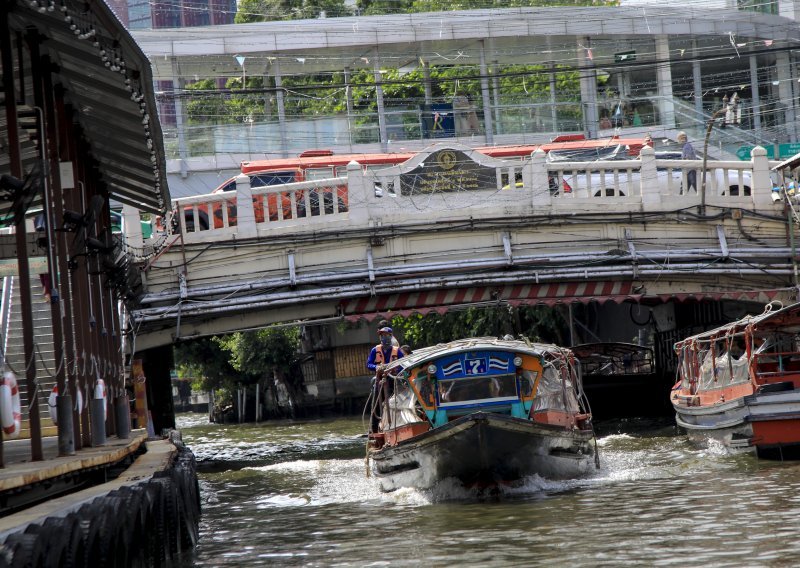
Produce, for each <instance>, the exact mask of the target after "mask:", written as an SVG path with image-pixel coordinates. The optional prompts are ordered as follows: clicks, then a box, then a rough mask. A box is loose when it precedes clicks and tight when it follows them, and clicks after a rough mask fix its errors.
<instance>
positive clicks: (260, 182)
mask: <svg viewBox="0 0 800 568" xmlns="http://www.w3.org/2000/svg"><path fill="white" fill-rule="evenodd" d="M292 182H294V172H292V171H287V172H264V173H261V174H252V175H250V187H252V188H256V187H266V186H270V185H283V184H284V183H292ZM234 189H235V186H234Z"/></svg>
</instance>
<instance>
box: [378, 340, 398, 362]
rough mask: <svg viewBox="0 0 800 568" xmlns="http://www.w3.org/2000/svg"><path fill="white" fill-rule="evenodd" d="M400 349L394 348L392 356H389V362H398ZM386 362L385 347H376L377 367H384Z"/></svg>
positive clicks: (379, 345)
mask: <svg viewBox="0 0 800 568" xmlns="http://www.w3.org/2000/svg"><path fill="white" fill-rule="evenodd" d="M398 351H399V349H398V348H397V347H392V354H391V355H390V356H389V362H390V363H391V362H392V361H397V352H398ZM384 363H386V361H384V360H383V345H381V344H380V343H379V344H378V345H376V346H375V364H376V365H383V364H384Z"/></svg>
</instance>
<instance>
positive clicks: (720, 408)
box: [673, 389, 800, 458]
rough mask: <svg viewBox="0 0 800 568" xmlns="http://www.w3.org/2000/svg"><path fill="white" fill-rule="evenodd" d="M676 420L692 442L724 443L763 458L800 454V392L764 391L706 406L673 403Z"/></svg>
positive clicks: (798, 390)
mask: <svg viewBox="0 0 800 568" xmlns="http://www.w3.org/2000/svg"><path fill="white" fill-rule="evenodd" d="M673 407H674V408H675V411H676V415H675V420H676V423H677V424H678V426H679V427H681V428H682V429H683V430H685V431H686V433H687V435H688V436H689V439H690V440H692V441H693V442H696V443H705V442H707V441H708V440H709V439H714V440H717V441H719V442H721V443H722V444H723V445H724V446H725V447H726V448H728V449H730V450H732V451H736V452H748V453H756V454H758V455H760V456H762V457H772V456H774V457H777V458H783V457H788V456H789V454H798V453H800V389H787V390H782V391H775V392H761V393H756V394H752V395H748V396H744V397H741V398H738V399H734V400H731V401H726V402H720V403H717V404H712V405H705V406H686V405H683V404H675V403H673Z"/></svg>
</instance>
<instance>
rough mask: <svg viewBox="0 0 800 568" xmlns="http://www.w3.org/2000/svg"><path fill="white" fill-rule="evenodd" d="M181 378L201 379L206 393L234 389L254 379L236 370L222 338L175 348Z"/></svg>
mask: <svg viewBox="0 0 800 568" xmlns="http://www.w3.org/2000/svg"><path fill="white" fill-rule="evenodd" d="M174 353H175V366H176V368H177V370H178V376H180V377H185V378H190V377H191V378H196V379H197V378H199V379H200V380H201V381H200V388H201V389H202V390H209V391H210V390H216V389H220V388H227V389H232V388H235V386H236V385H237V384H241V383H243V382H249V381H250V380H251V377H249V376H248V375H247V374H246V373H242V372H240V371H238V370H237V369H235V368H234V367H233V366H232V365H231V363H230V356H229V354H228V352H227V351H226V350H225V349H224V348H223V346H222V343H221V341H220V339H219V338H216V337H203V338H200V339H195V340H193V341H185V342H181V343H178V344H177V345H175V349H174Z"/></svg>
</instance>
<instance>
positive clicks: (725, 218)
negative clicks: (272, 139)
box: [125, 144, 797, 350]
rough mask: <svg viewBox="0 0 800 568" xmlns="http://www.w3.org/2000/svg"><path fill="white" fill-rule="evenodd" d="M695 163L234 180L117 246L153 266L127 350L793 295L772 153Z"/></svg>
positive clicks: (454, 155)
mask: <svg viewBox="0 0 800 568" xmlns="http://www.w3.org/2000/svg"><path fill="white" fill-rule="evenodd" d="M702 167H703V163H702V162H701V161H684V160H674V159H660V158H657V157H656V154H655V152H654V151H653V150H652V149H651V148H648V147H645V148H644V149H643V150H642V152H641V155H640V157H639V158H638V159H636V160H611V161H594V162H572V163H548V161H547V159H546V156H545V154H544V153H543V152H541V151H537V152H535V153H534V154H532V155H531V157H530V159H527V160H524V161H513V160H499V159H493V158H489V157H487V156H485V155H483V154H480V153H478V152H476V151H473V150H470V149H468V148H466V147H462V146H457V145H452V144H449V145H447V144H442V145H434V146H432V147H431V148H430V149H428V150H427V151H425V152H422V153H420V154H419V155H417V156H416V157H415V158H413V159H412V160H409V161H408V162H406V163H404V164H401V165H399V166H393V167H389V168H386V169H382V170H377V171H367V170H365V169H364V168H362V167H361V166H360V165H359V164H357V163H355V162H353V163H351V164H350V165H349V166H348V168H347V176H346V177H341V178H334V179H328V180H316V181H307V182H301V183H293V184H286V185H281V186H268V187H259V188H251V187H250V183H249V178H248V177H247V176H245V175H241V176H239V177H238V178H237V189H236V191H235V192H232V191H231V192H226V193H217V194H209V195H203V196H196V197H190V198H183V199H178V200H176V201H174V203H173V213H174V218H173V223H172V225H173V227H174V228H173V229H172V232H171V233H169V234H161V235H156V236H154V238H153V240H152V241H149V242H142V241H141V237H140V235H137V234H135V233H134V232H133V231H130V232H129V233H128V234H127V243H128V244H127V246H128V252H129V253H130V254H133V255H134V257H136V256H139V257H140V258H146V257H147V258H148V259H147V260H146V261H142V265H141V269H142V274H143V276H144V278H143V281H144V284H145V288H144V290H145V291H144V293H143V295H142V296H140V297H139V298H138V301H137V303H136V305H135V306H133V307H132V308H131V309H130V317H131V322H132V329H133V331H134V332H135V334H136V343H135V344H136V349H137V350H139V349H146V348H149V347H153V346H157V345H163V344H168V343H171V342H173V341H175V340H181V339H188V338H192V337H197V336H202V335H209V334H219V333H224V332H231V331H235V330H242V329H252V328H257V327H262V326H265V325H269V324H275V323H287V322H304V321H305V322H308V321H315V322H325V321H337V320H345V319H351V320H352V319H359V318H366V319H372V318H376V317H379V316H381V317H382V316H388V315H394V314H397V313H401V314H409V313H413V312H419V313H426V312H428V311H431V310H437V311H446V310H448V309H455V308H459V307H463V306H467V305H491V304H497V303H507V304H510V305H518V304H546V305H554V304H557V303H565V304H566V303H572V302H594V301H597V302H606V301H614V302H622V301H637V302H643V303H652V304H657V303H661V302H666V301H669V300H670V299H678V300H681V299H684V298H687V297H695V298H716V299H722V298H727V299H741V300H752V301H763V302H768V301H770V300H773V299H781V300H784V301H788V300H790V299H793V298H794V296H795V290H796V284H797V265H796V253H795V250H794V239H793V232H794V224H793V223H790V222H789V219H790V218H791V216H790V213H791V212H792V209H791V205H792V204H791V203H787V202H786V201H785V200H784V199H779V198H778V196H779V195H780V194H779V193H778V192H773V181H772V179H771V178H770V174H771V171H770V167H771V164H770V162H769V161H768V159H767V157H766V152H765V151H764V150H763V149H762V148H760V147H756V148H755V149H754V150H753V152H752V158H751V160H749V161H724V162H723V161H708V162H707V164H706V171H705V176H704V175H703V171H702ZM692 170H694V171H696V177H697V185H698V187H697V188H692V187H690V186H689V185H688V181H689V180H688V176H689V172H690V171H692ZM703 180H705V181H703ZM125 215H126V226H127V227H131V228H133V229H134V230H135V228H137V227H139V224H138V220H137V219H135V211H132V210H126V211H125ZM204 220H205V221H204ZM153 247H155V248H153Z"/></svg>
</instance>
